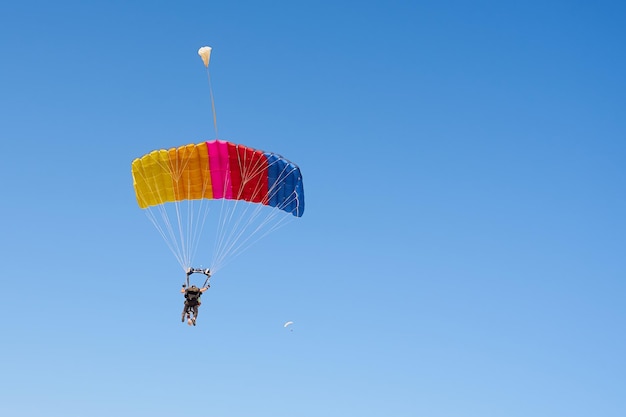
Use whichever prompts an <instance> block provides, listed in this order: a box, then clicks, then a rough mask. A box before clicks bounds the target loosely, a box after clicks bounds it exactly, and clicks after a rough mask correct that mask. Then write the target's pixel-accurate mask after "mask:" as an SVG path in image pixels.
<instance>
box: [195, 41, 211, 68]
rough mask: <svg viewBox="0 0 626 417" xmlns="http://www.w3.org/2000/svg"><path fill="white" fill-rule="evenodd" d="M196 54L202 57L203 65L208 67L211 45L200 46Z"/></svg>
mask: <svg viewBox="0 0 626 417" xmlns="http://www.w3.org/2000/svg"><path fill="white" fill-rule="evenodd" d="M198 55H200V58H202V61H203V62H204V66H205V67H207V68H208V67H209V60H210V59H211V47H210V46H203V47H202V48H200V49H198Z"/></svg>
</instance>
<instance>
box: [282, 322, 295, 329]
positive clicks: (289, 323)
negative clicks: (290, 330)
mask: <svg viewBox="0 0 626 417" xmlns="http://www.w3.org/2000/svg"><path fill="white" fill-rule="evenodd" d="M292 324H293V321H288V322H287V323H285V324H284V325H283V327H285V328H286V327H289V326H291V325H292Z"/></svg>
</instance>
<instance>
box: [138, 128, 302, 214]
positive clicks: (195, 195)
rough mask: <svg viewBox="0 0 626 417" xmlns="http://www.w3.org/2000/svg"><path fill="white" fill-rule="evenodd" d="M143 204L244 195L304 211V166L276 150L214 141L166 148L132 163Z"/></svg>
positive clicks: (294, 211)
mask: <svg viewBox="0 0 626 417" xmlns="http://www.w3.org/2000/svg"><path fill="white" fill-rule="evenodd" d="M132 174H133V184H134V187H135V194H136V196H137V203H138V204H139V207H141V208H147V207H152V206H156V205H160V204H164V203H167V202H178V201H183V200H199V199H228V200H245V201H248V202H251V203H259V204H264V205H267V206H271V207H276V208H278V209H280V210H283V211H285V212H287V213H291V214H293V215H294V216H296V217H301V216H302V214H303V213H304V189H303V185H302V175H301V173H300V169H299V168H298V167H297V166H296V165H295V164H293V163H291V162H290V161H288V160H286V159H285V158H283V157H281V156H280V155H276V154H273V153H268V152H263V151H259V150H256V149H252V148H249V147H246V146H243V145H237V144H234V143H230V142H226V141H221V140H215V141H210V142H202V143H199V144H195V145H194V144H190V145H185V146H181V147H179V148H171V149H168V150H165V149H161V150H156V151H153V152H150V153H149V154H147V155H144V156H142V157H141V158H137V159H135V160H134V161H133V163H132Z"/></svg>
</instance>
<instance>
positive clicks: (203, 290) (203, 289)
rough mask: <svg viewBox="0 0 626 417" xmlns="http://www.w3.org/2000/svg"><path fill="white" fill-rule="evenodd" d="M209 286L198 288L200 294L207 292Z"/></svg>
mask: <svg viewBox="0 0 626 417" xmlns="http://www.w3.org/2000/svg"><path fill="white" fill-rule="evenodd" d="M210 287H211V286H210V285H209V284H207V285H206V287H204V288H200V292H205V291H206V290H208V289H209V288H210Z"/></svg>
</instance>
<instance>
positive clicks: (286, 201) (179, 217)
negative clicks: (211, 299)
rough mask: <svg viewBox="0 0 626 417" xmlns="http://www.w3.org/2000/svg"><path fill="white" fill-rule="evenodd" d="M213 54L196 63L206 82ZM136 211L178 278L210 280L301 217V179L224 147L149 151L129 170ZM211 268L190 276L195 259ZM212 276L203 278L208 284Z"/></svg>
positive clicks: (288, 165) (277, 162)
mask: <svg viewBox="0 0 626 417" xmlns="http://www.w3.org/2000/svg"><path fill="white" fill-rule="evenodd" d="M211 50H212V49H211V47H209V46H204V47H202V48H200V49H199V50H198V55H200V57H201V58H202V62H203V63H204V66H205V67H206V71H207V80H208V83H209V91H210V96H211V108H212V113H213V124H214V128H215V136H216V137H218V131H217V116H216V112H215V100H214V98H213V89H212V87H211V77H210V75H209V60H210V57H211ZM131 170H132V175H133V185H134V188H135V195H136V197H137V203H138V205H139V207H140V208H141V209H143V210H144V211H145V212H146V214H147V216H148V217H149V218H150V220H151V221H152V223H153V224H154V225H155V227H156V228H157V230H158V231H159V233H160V234H161V236H162V237H163V239H165V241H166V243H167V245H168V247H169V248H170V250H171V251H172V253H173V254H174V255H175V257H176V259H177V260H178V263H179V264H180V265H181V267H182V268H183V270H185V271H186V272H187V277H188V278H189V274H190V273H195V272H202V273H205V272H204V271H205V269H204V267H206V266H209V268H207V269H206V271H207V272H208V271H209V270H210V271H211V273H215V271H217V270H218V269H219V268H221V266H222V265H224V264H225V263H226V262H228V261H229V260H232V259H234V257H235V256H237V255H239V254H240V253H241V252H243V251H244V250H246V249H247V248H248V247H249V246H250V245H252V244H253V243H254V242H256V241H257V240H259V239H260V238H262V237H264V236H265V235H267V234H268V233H270V232H272V231H274V230H276V229H277V228H279V227H281V226H283V225H284V224H286V223H287V222H289V221H290V220H292V219H295V218H298V217H301V216H302V214H303V213H304V190H303V186H302V174H301V173H300V168H298V166H297V165H295V164H294V163H292V162H290V161H289V160H287V159H285V158H283V157H282V156H280V155H278V154H275V153H271V152H264V151H260V150H257V149H253V148H250V147H247V146H245V145H239V144H235V143H231V142H226V141H223V140H213V141H208V142H201V143H197V144H188V145H184V146H180V147H178V148H170V149H159V150H154V151H152V152H150V153H148V154H146V155H144V156H142V157H140V158H136V159H135V160H134V161H133V162H132V166H131ZM198 252H199V253H200V254H201V255H202V259H204V260H208V259H207V258H208V255H209V254H211V259H210V261H209V262H210V264H209V265H206V264H204V265H203V266H204V267H203V268H201V269H197V268H192V267H191V265H192V261H193V260H194V257H195V255H196V254H197V253H198ZM209 276H210V275H208V274H207V280H208V277H209Z"/></svg>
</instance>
